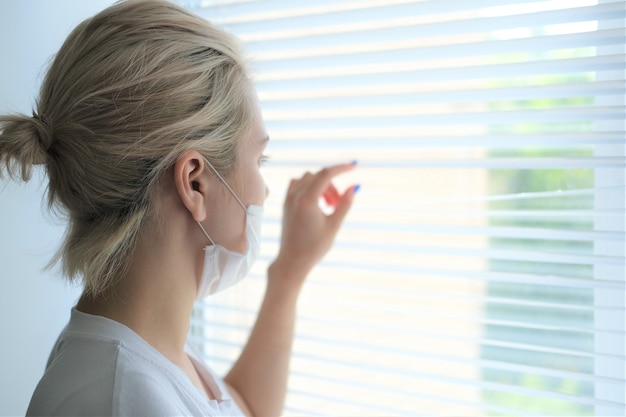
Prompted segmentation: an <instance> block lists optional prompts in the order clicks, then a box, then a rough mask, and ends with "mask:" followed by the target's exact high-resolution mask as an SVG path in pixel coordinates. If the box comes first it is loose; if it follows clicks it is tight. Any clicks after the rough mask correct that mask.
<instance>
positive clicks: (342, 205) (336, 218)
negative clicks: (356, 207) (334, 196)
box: [329, 185, 360, 230]
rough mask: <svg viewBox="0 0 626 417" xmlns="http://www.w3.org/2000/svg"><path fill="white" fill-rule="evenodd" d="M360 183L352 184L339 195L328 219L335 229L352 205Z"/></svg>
mask: <svg viewBox="0 0 626 417" xmlns="http://www.w3.org/2000/svg"><path fill="white" fill-rule="evenodd" d="M359 188H360V185H353V186H352V187H350V188H348V189H347V190H346V192H345V193H343V195H342V196H341V199H340V200H339V204H337V206H336V207H335V212H334V213H333V214H332V215H330V216H329V220H330V221H331V222H332V224H333V227H334V229H335V230H337V229H339V227H340V226H341V223H342V222H343V219H344V218H345V217H346V215H347V214H348V211H349V210H350V207H352V202H353V201H354V195H355V194H356V192H357V191H358V190H359Z"/></svg>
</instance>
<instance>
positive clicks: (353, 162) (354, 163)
mask: <svg viewBox="0 0 626 417" xmlns="http://www.w3.org/2000/svg"><path fill="white" fill-rule="evenodd" d="M350 163H351V164H352V165H356V164H358V163H359V161H357V160H356V159H355V160H353V161H352V162H350Z"/></svg>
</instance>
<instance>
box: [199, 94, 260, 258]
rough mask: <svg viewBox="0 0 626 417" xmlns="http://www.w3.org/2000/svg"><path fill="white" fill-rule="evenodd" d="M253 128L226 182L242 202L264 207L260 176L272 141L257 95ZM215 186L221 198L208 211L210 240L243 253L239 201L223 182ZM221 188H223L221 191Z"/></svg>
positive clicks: (243, 220)
mask: <svg viewBox="0 0 626 417" xmlns="http://www.w3.org/2000/svg"><path fill="white" fill-rule="evenodd" d="M252 106H253V116H254V119H253V124H252V127H251V129H250V130H249V132H248V133H247V134H246V135H245V136H244V137H243V138H241V140H240V142H239V144H238V149H237V165H236V167H235V169H234V170H233V171H232V174H231V175H229V176H227V177H225V178H224V179H225V181H226V182H227V183H228V185H229V186H230V187H231V188H232V190H233V191H234V192H235V194H237V197H239V199H240V200H241V202H242V203H243V204H244V205H245V206H246V207H248V206H249V205H256V206H262V205H263V204H264V202H265V199H266V198H267V196H268V194H269V192H268V189H267V186H266V184H265V180H264V179H263V175H262V174H261V167H262V165H263V163H264V162H265V161H266V159H267V158H266V156H265V154H264V152H265V148H266V146H267V142H268V140H269V138H268V135H267V132H266V130H265V124H264V123H263V117H262V115H261V108H260V106H259V102H258V98H257V96H256V93H254V97H253V100H252ZM216 184H217V185H216V186H217V187H218V189H220V192H219V193H218V194H219V198H217V199H213V201H214V202H215V205H214V206H213V207H211V208H209V213H213V215H210V217H211V218H212V219H213V220H214V221H211V224H210V225H209V224H206V223H205V225H206V226H208V228H207V232H208V233H209V236H211V238H212V239H213V240H214V241H215V242H216V243H218V244H220V245H222V246H224V247H225V248H227V249H229V250H233V251H236V252H240V253H243V252H245V250H246V245H247V241H246V213H245V211H244V209H243V207H241V205H240V204H239V202H238V201H237V199H236V198H235V197H234V196H233V195H232V194H231V193H230V191H228V189H227V188H226V186H224V185H223V184H222V183H221V181H219V180H217V182H216ZM220 187H221V188H220Z"/></svg>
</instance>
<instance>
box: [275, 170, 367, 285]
mask: <svg viewBox="0 0 626 417" xmlns="http://www.w3.org/2000/svg"><path fill="white" fill-rule="evenodd" d="M354 167H355V164H354V163H351V164H342V165H335V166H332V167H328V168H324V169H322V170H321V171H319V172H317V173H316V174H311V173H309V172H307V173H306V174H304V176H303V177H302V178H300V179H298V180H295V179H294V180H291V183H290V184H289V189H288V190H287V197H286V199H285V205H284V213H283V230H282V239H281V248H280V251H279V253H278V257H277V258H276V261H275V262H274V264H273V265H272V266H271V268H274V269H277V268H278V269H280V273H277V274H272V275H280V276H283V277H285V278H287V279H290V280H291V282H292V283H295V284H301V283H302V281H304V278H305V277H306V275H307V274H308V273H309V271H310V270H311V269H312V268H313V266H315V264H316V263H317V262H318V261H319V260H320V259H322V257H323V256H324V255H325V254H326V252H328V250H329V249H330V247H331V246H332V244H333V241H334V239H335V235H336V234H337V232H338V231H339V227H340V226H341V224H342V222H343V219H344V218H345V217H346V214H347V213H348V210H349V209H350V207H351V205H352V201H353V197H354V194H355V192H356V190H358V186H352V187H350V188H348V189H347V190H346V191H345V192H344V193H343V194H339V192H338V191H337V189H336V188H335V186H334V185H333V184H332V182H331V181H332V179H333V178H334V177H335V176H337V175H339V174H341V173H343V172H347V171H350V170H352V169H354ZM322 197H323V198H324V200H325V201H326V203H327V204H328V205H330V206H332V207H334V212H333V213H332V214H330V215H326V214H324V213H323V212H322V210H321V209H320V207H319V200H320V198H322ZM294 281H295V282H294Z"/></svg>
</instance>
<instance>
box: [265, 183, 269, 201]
mask: <svg viewBox="0 0 626 417" xmlns="http://www.w3.org/2000/svg"><path fill="white" fill-rule="evenodd" d="M269 196H270V189H269V188H268V187H267V184H265V199H266V200H267V197H269Z"/></svg>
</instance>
